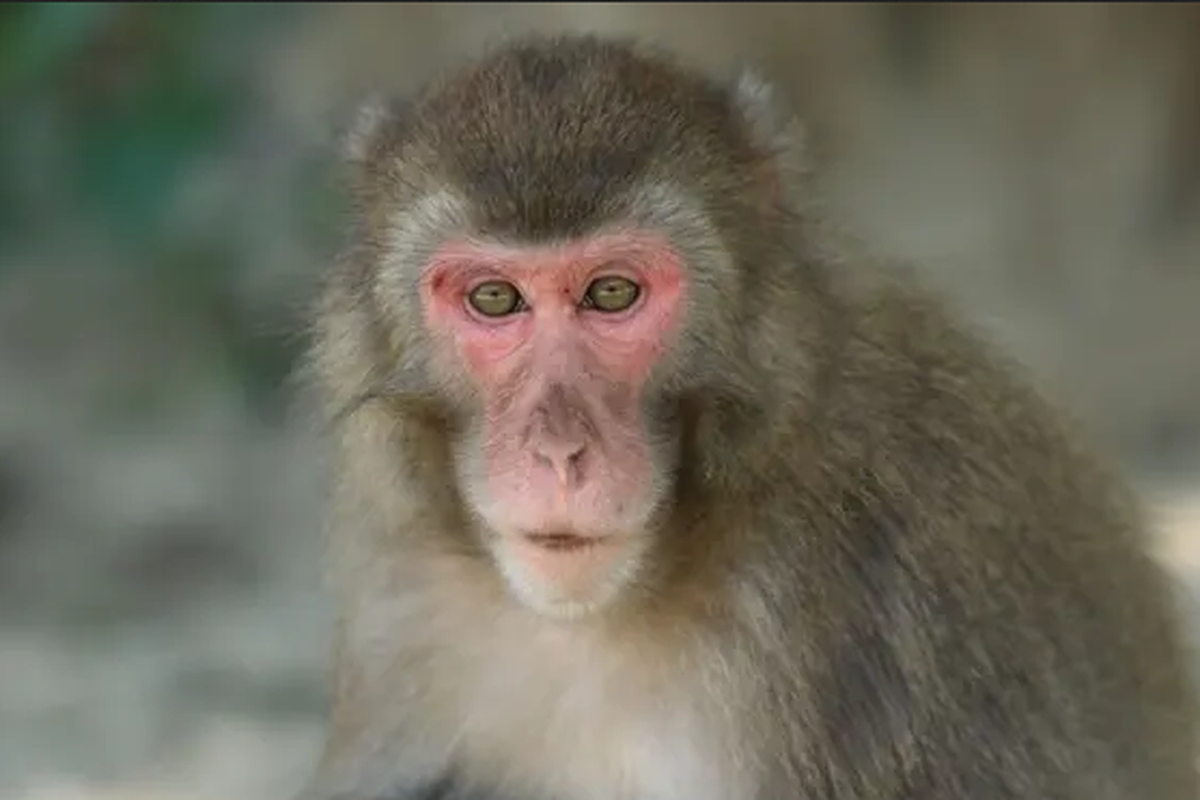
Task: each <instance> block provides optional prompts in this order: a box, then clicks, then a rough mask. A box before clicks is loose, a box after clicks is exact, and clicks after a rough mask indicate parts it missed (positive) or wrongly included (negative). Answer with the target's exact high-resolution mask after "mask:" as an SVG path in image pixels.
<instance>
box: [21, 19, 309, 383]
mask: <svg viewBox="0 0 1200 800" xmlns="http://www.w3.org/2000/svg"><path fill="white" fill-rule="evenodd" d="M302 8H303V7H302V6H300V5H293V4H254V3H220V4H218V3H205V4H187V3H182V4H166V3H153V4H152V3H146V4H140V3H9V4H6V5H4V6H0V270H3V269H4V268H5V263H6V262H7V261H10V260H11V259H10V257H11V256H12V254H13V253H17V252H22V251H29V250H33V251H35V252H37V251H38V250H39V248H43V249H44V248H46V247H53V246H54V243H55V242H60V241H62V240H63V239H64V238H67V237H75V239H76V240H77V241H84V242H92V241H95V242H101V243H103V246H104V247H105V248H106V252H107V256H108V257H107V258H105V259H103V260H101V259H97V263H102V264H105V265H112V264H118V265H120V266H119V267H112V266H106V267H104V268H109V269H112V268H119V269H129V270H136V271H139V274H138V276H137V278H138V280H139V281H141V283H142V285H146V284H147V282H148V283H149V285H152V286H153V287H154V291H156V292H159V293H160V294H161V297H162V302H163V303H166V304H178V306H179V309H180V313H181V314H184V315H186V317H187V318H188V319H190V320H191V321H192V324H197V325H200V326H202V327H201V328H200V330H201V332H200V333H198V334H197V337H196V338H197V340H203V341H204V344H203V346H206V347H208V348H210V349H214V348H215V349H216V350H217V351H218V353H217V356H218V357H217V358H215V359H213V358H212V357H211V356H212V355H213V353H200V354H197V355H196V357H195V360H196V363H197V364H200V363H212V364H219V366H218V367H217V369H218V370H221V371H230V370H232V371H233V373H234V375H235V378H236V379H238V380H241V381H242V382H243V383H245V384H246V385H247V386H249V387H250V388H251V391H255V387H261V388H269V387H271V386H275V385H276V384H277V383H278V381H279V379H280V378H281V377H282V376H283V375H284V374H285V373H286V372H287V370H288V368H289V365H290V362H291V358H292V356H293V355H294V353H293V348H294V342H293V341H292V340H291V338H290V337H287V336H276V335H273V334H274V331H273V330H270V329H269V328H270V326H269V325H268V326H267V328H266V329H265V328H264V326H263V325H262V324H261V322H262V320H252V319H247V318H246V317H247V316H253V315H247V314H246V312H245V310H244V308H243V307H242V306H240V305H239V303H238V302H236V300H237V298H231V296H230V292H231V290H232V288H231V287H232V285H233V283H234V282H235V278H236V276H237V275H238V274H239V272H240V271H242V270H246V269H248V268H250V267H252V265H250V264H247V263H245V262H246V259H247V255H246V254H245V253H243V252H241V250H240V249H239V245H238V241H239V239H238V236H237V233H238V232H239V231H244V229H245V227H246V226H247V225H248V224H253V223H252V222H248V221H247V215H248V210H247V208H245V207H244V201H243V198H242V194H244V193H241V192H239V187H237V186H224V187H221V189H220V191H221V192H222V193H223V194H222V198H223V202H221V203H219V204H217V206H218V208H217V210H216V211H213V212H211V213H208V214H206V215H205V216H204V217H203V218H202V219H199V220H197V219H194V218H189V219H188V220H187V221H186V222H184V223H181V222H180V221H178V220H175V219H173V218H172V214H173V213H176V207H175V206H176V204H177V199H178V198H179V197H180V196H181V194H182V193H183V191H184V190H185V189H186V188H187V187H188V184H189V182H191V181H196V180H198V179H200V178H201V177H203V170H204V169H206V165H207V164H209V163H210V162H209V160H208V159H211V158H212V157H214V156H219V155H220V154H221V153H222V151H223V150H225V149H226V148H229V147H230V146H231V143H232V142H233V141H234V140H235V138H236V137H237V136H238V135H244V134H245V131H246V130H248V129H252V128H253V125H254V117H253V115H254V114H255V113H257V110H256V104H255V97H254V96H253V93H252V89H251V88H250V86H251V83H252V82H251V81H248V80H246V76H247V74H249V72H250V71H251V70H252V69H253V67H254V63H255V62H254V59H255V57H256V55H257V54H258V53H259V51H260V50H261V44H262V43H263V42H264V41H266V40H269V39H270V38H272V37H274V36H277V35H278V34H279V33H280V32H281V30H283V28H284V27H285V26H286V24H287V23H288V22H289V21H292V20H295V19H297V18H298V16H299V14H301V13H303V12H302ZM309 172H314V173H318V174H311V175H310V174H309ZM296 180H297V181H298V182H300V185H298V186H286V187H281V189H282V191H283V192H284V194H285V196H284V197H281V198H280V202H288V203H296V204H297V206H298V208H300V209H301V213H303V210H304V209H306V208H308V207H311V206H312V205H313V203H314V200H313V196H316V195H320V194H321V187H320V186H319V181H320V180H321V176H320V174H319V171H315V170H308V171H305V172H304V174H303V175H299V176H297V178H296ZM316 202H317V203H321V202H322V201H320V200H319V199H318V200H317V201H316ZM250 216H251V217H252V216H253V215H252V214H250ZM82 268H88V265H87V264H79V263H76V264H72V266H71V269H82ZM264 330H267V332H266V333H264ZM198 346H200V345H198Z"/></svg>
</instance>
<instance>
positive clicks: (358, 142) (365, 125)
mask: <svg viewBox="0 0 1200 800" xmlns="http://www.w3.org/2000/svg"><path fill="white" fill-rule="evenodd" d="M405 107H406V104H405V103H403V102H400V101H397V100H394V99H389V98H387V97H385V96H384V95H382V94H372V95H369V96H368V97H367V98H366V99H365V100H362V101H360V102H359V106H358V110H357V111H356V112H353V113H352V114H351V121H350V124H349V125H348V126H347V127H346V129H345V130H344V131H343V132H342V135H341V137H340V138H341V144H340V148H339V149H340V151H341V155H342V158H343V159H345V160H346V161H348V162H349V163H351V164H361V163H363V162H364V161H366V160H367V158H368V156H369V155H370V153H371V148H372V147H374V145H375V143H376V141H377V140H378V139H379V135H380V132H381V131H382V130H383V129H384V128H385V127H387V126H389V125H391V124H393V123H395V122H397V121H398V120H400V119H401V118H402V117H403V114H404V108H405Z"/></svg>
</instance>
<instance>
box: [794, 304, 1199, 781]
mask: <svg viewBox="0 0 1200 800" xmlns="http://www.w3.org/2000/svg"><path fill="white" fill-rule="evenodd" d="M847 308H848V310H849V313H848V319H850V320H851V322H850V323H849V325H848V327H847V332H846V334H845V338H844V340H843V342H842V346H841V347H840V349H839V351H838V353H837V355H836V357H835V359H836V360H835V361H831V364H833V365H834V366H831V367H830V369H831V371H832V377H831V378H830V379H829V381H828V384H827V390H826V392H825V393H824V395H823V396H822V397H820V398H819V400H818V402H817V406H816V407H815V408H814V409H812V410H811V412H810V414H809V416H808V422H807V423H806V425H807V427H808V428H809V429H810V430H809V433H808V435H809V436H813V437H815V438H814V439H812V440H810V442H811V441H815V442H817V444H816V445H815V448H816V452H815V453H814V457H815V459H816V460H818V461H820V462H821V463H822V468H821V470H820V471H819V472H816V473H812V474H810V475H808V476H807V477H806V478H805V480H808V481H811V482H813V483H814V484H815V485H814V486H811V487H808V488H806V487H805V486H803V485H798V486H796V487H795V488H796V496H795V500H794V501H792V507H791V508H790V509H789V511H788V512H787V513H786V514H783V515H782V518H791V519H800V520H804V521H805V522H806V523H807V524H806V525H805V528H806V530H805V531H795V530H780V531H779V533H780V534H781V535H782V536H784V537H788V538H794V537H797V536H799V537H801V538H802V542H801V544H800V546H799V547H798V548H797V549H796V552H797V553H798V556H797V558H798V564H797V569H798V573H799V574H798V585H797V587H796V588H795V589H794V590H793V592H794V593H793V596H792V600H793V601H794V602H795V603H796V609H797V614H798V619H797V620H796V623H797V624H796V626H795V627H794V630H795V631H796V632H797V639H798V643H797V644H796V645H795V646H796V647H797V648H798V649H799V650H800V651H801V661H802V662H804V663H809V664H810V666H811V675H809V676H808V685H807V687H806V688H805V689H804V690H803V691H802V692H801V693H800V696H802V697H803V698H805V699H804V700H802V701H800V705H801V710H799V711H798V713H799V715H800V716H801V717H803V718H804V719H805V720H806V723H807V725H808V726H815V729H816V730H818V731H820V732H821V735H820V736H818V737H816V739H815V741H817V742H819V744H817V745H816V746H815V750H814V751H812V752H810V753H809V754H808V758H810V759H811V763H810V764H808V765H807V767H805V768H804V769H805V770H806V771H809V770H811V771H813V772H815V774H817V775H819V776H821V777H820V779H819V780H820V782H822V783H823V789H824V790H825V794H823V795H821V796H828V797H837V798H841V797H846V798H850V797H854V798H862V797H889V798H894V797H913V798H922V799H923V800H930V799H931V798H938V799H940V798H946V800H949V799H950V798H963V797H970V798H972V800H979V798H990V797H995V798H1009V797H1022V798H1024V797H1039V798H1040V797H1046V798H1050V797H1054V798H1058V797H1062V798H1072V799H1075V798H1084V797H1095V798H1098V799H1099V798H1121V799H1122V800H1124V799H1125V798H1135V797H1145V798H1150V797H1154V798H1160V799H1161V800H1168V799H1169V800H1175V799H1176V798H1178V800H1184V799H1185V798H1187V799H1188V800H1191V799H1192V798H1195V797H1196V796H1197V783H1196V778H1195V768H1194V764H1195V757H1196V734H1195V712H1194V705H1193V698H1192V695H1191V692H1190V688H1189V680H1188V670H1187V663H1186V660H1185V658H1184V656H1183V646H1182V640H1181V635H1180V633H1181V629H1180V627H1179V624H1178V623H1179V621H1178V620H1176V619H1174V618H1173V616H1172V613H1173V598H1172V595H1171V591H1170V584H1169V582H1168V580H1167V578H1166V576H1165V574H1164V573H1163V572H1162V571H1161V570H1160V568H1159V566H1158V565H1157V564H1155V563H1154V562H1153V560H1152V559H1151V557H1150V555H1149V553H1148V544H1149V542H1148V539H1147V531H1146V526H1145V525H1144V523H1143V521H1142V518H1141V513H1140V510H1139V509H1138V507H1137V503H1136V501H1135V500H1133V499H1132V498H1131V496H1130V493H1129V492H1128V491H1127V489H1126V487H1125V486H1124V485H1123V484H1122V483H1121V482H1120V480H1119V479H1118V478H1116V477H1115V476H1114V475H1113V474H1112V473H1110V472H1109V470H1108V469H1107V468H1106V466H1105V465H1104V464H1103V463H1101V462H1099V461H1098V460H1097V459H1095V458H1094V457H1093V456H1092V455H1091V454H1089V453H1088V452H1086V450H1085V449H1083V448H1081V447H1080V446H1079V444H1078V443H1077V441H1076V439H1075V438H1074V436H1073V434H1072V433H1071V432H1069V431H1068V429H1067V427H1066V426H1065V425H1064V424H1063V423H1062V422H1061V420H1060V416H1059V414H1058V412H1057V411H1056V410H1055V409H1053V408H1052V407H1051V406H1050V405H1049V404H1048V403H1047V402H1046V401H1045V400H1043V399H1042V398H1041V397H1039V396H1038V395H1037V394H1036V392H1034V391H1033V390H1032V389H1031V388H1029V387H1028V386H1027V384H1026V382H1025V379H1024V378H1022V377H1021V375H1020V372H1019V370H1016V369H1013V368H1012V367H1011V366H1010V365H1009V364H1007V363H1005V362H1004V361H1003V360H1002V359H1001V358H999V357H998V356H997V355H996V354H995V353H993V352H991V350H990V348H988V347H987V346H986V345H984V344H982V343H981V341H980V340H978V339H977V338H975V337H974V336H973V335H972V334H970V333H968V332H966V331H965V330H964V329H962V328H961V327H960V326H958V325H957V324H956V323H955V321H954V320H953V319H951V318H950V317H949V316H947V314H946V313H945V311H944V310H942V309H941V308H940V307H939V306H938V305H937V304H935V303H932V302H930V301H928V300H926V299H921V298H918V297H916V296H914V295H912V294H911V293H909V292H907V291H900V290H898V289H896V288H894V287H891V286H888V285H886V284H884V285H882V286H880V287H875V288H874V289H872V290H870V291H867V292H864V293H863V294H862V295H861V296H856V297H852V298H851V299H850V300H849V301H848V305H847ZM784 446H785V447H786V446H787V443H784ZM797 446H799V445H797ZM831 497H833V498H836V501H835V502H833V503H832V504H831V503H830V502H829V499H830V498H831ZM813 531H816V532H819V533H817V534H815V535H814V534H812V533H811V532H813ZM807 565H820V569H819V570H817V569H815V568H813V569H810V568H809V567H808V566H807ZM804 747H806V745H802V746H800V748H801V749H804Z"/></svg>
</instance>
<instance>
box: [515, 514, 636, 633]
mask: <svg viewBox="0 0 1200 800" xmlns="http://www.w3.org/2000/svg"><path fill="white" fill-rule="evenodd" d="M493 554H494V556H495V558H496V562H497V565H498V566H499V568H500V571H501V573H502V574H503V576H504V579H505V581H506V582H507V583H508V586H509V588H510V589H511V591H512V592H513V594H514V595H515V596H516V598H517V599H518V600H519V601H520V602H521V603H523V604H524V605H526V606H528V607H529V608H530V609H532V610H533V611H535V612H537V613H539V614H542V615H545V616H547V617H553V618H556V619H564V620H573V619H579V618H582V617H586V616H590V615H593V614H596V613H599V612H600V611H602V610H603V609H604V608H606V607H607V606H608V605H610V604H611V603H612V601H613V600H615V599H616V598H617V596H618V595H620V593H621V590H622V589H624V588H625V586H626V585H628V584H629V582H630V581H631V580H632V579H633V577H634V575H635V573H636V571H637V567H638V564H639V563H640V561H641V555H642V548H640V547H639V545H638V538H635V537H628V536H597V537H585V536H574V535H570V534H526V535H521V534H516V535H506V536H500V537H497V538H496V539H495V540H494V544H493Z"/></svg>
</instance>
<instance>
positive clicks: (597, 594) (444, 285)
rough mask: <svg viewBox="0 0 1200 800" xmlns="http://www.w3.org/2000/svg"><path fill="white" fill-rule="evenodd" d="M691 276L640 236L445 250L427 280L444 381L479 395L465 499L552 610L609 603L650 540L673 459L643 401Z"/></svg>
mask: <svg viewBox="0 0 1200 800" xmlns="http://www.w3.org/2000/svg"><path fill="white" fill-rule="evenodd" d="M684 278H685V273H684V270H683V267H682V263H681V261H680V258H679V256H678V255H677V254H676V253H675V252H674V251H673V250H672V249H671V247H670V246H669V245H668V244H667V243H666V242H665V241H664V240H662V239H661V238H658V237H655V236H652V235H649V234H646V235H639V234H629V233H622V234H612V235H607V236H597V237H591V238H585V239H582V240H578V241H575V242H573V243H569V244H565V245H561V246H553V247H528V248H507V247H501V246H498V245H497V246H493V245H478V244H455V245H448V246H443V247H441V248H439V249H438V250H437V251H436V253H435V255H434V257H433V258H432V259H431V260H430V262H429V264H428V265H427V267H426V268H425V269H424V270H423V273H422V277H421V280H420V297H421V305H422V311H423V315H424V324H425V326H426V328H427V330H428V331H429V332H430V333H431V334H432V337H433V339H434V340H435V341H437V342H439V343H440V345H441V346H440V347H438V348H437V355H436V356H435V358H436V359H437V361H438V362H439V363H438V364H437V365H436V367H435V369H436V370H437V371H438V372H440V373H442V374H443V375H454V376H457V377H458V378H459V379H460V381H457V382H465V383H466V384H468V385H469V386H470V387H471V388H472V391H471V392H470V394H471V396H472V397H473V401H472V403H471V406H472V408H471V409H470V412H469V413H468V414H467V415H466V416H467V418H468V419H469V420H470V422H469V423H468V424H467V425H466V426H465V430H464V432H463V435H462V439H461V441H459V442H458V443H457V447H456V448H455V451H456V452H455V459H456V465H455V466H456V468H457V472H458V475H457V477H458V481H459V484H460V488H461V490H462V494H463V496H464V498H465V499H466V501H467V503H468V505H469V507H470V510H471V511H472V512H474V514H475V515H476V517H477V518H478V520H479V521H480V522H481V523H482V526H481V527H482V528H483V529H484V530H485V538H486V541H487V544H488V546H489V549H490V552H491V553H492V554H493V557H494V558H495V559H496V562H497V565H498V567H499V568H500V570H501V572H502V573H503V575H504V576H505V578H506V580H507V581H508V582H509V584H510V586H511V588H512V590H513V591H514V592H515V593H516V594H517V595H518V596H519V597H520V598H521V599H522V600H523V601H525V602H527V603H528V604H530V605H531V606H533V607H534V608H536V609H538V610H540V611H544V612H551V613H555V614H558V615H574V614H578V613H582V612H586V611H588V610H592V609H595V608H598V607H600V606H602V605H603V604H604V603H605V602H606V601H607V600H609V599H611V598H612V597H614V596H615V595H616V594H617V593H618V592H619V590H620V589H621V588H622V586H624V585H625V584H626V583H627V582H628V581H629V580H630V579H631V578H632V577H633V575H634V574H635V572H636V569H637V566H638V564H639V563H640V561H641V558H642V556H643V554H644V551H645V549H646V547H647V545H648V543H649V540H650V537H651V536H652V531H651V530H650V523H651V519H652V517H653V516H654V513H655V511H656V510H657V508H658V506H659V504H660V502H661V501H662V500H663V498H664V497H665V495H666V493H667V492H668V490H669V487H668V486H667V485H666V481H667V478H666V476H669V475H670V474H671V472H672V469H671V468H672V466H673V465H672V464H671V463H670V462H671V461H672V460H673V458H674V448H673V446H672V442H671V437H670V436H669V435H661V434H662V432H661V431H659V430H657V425H656V424H655V423H654V422H653V421H652V420H651V418H650V417H649V415H647V413H646V412H645V409H646V407H647V404H646V402H645V397H644V394H645V392H646V388H647V381H648V379H649V378H650V376H651V374H652V372H653V370H654V367H655V365H656V363H657V362H658V361H659V360H660V359H661V357H662V355H663V353H664V351H665V350H667V349H668V348H669V347H670V344H671V340H672V334H673V332H674V331H675V330H676V329H677V328H678V326H679V322H680V316H681V313H682V310H683V296H684V293H685V289H686V286H685V280H684ZM464 379H465V380H464Z"/></svg>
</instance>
